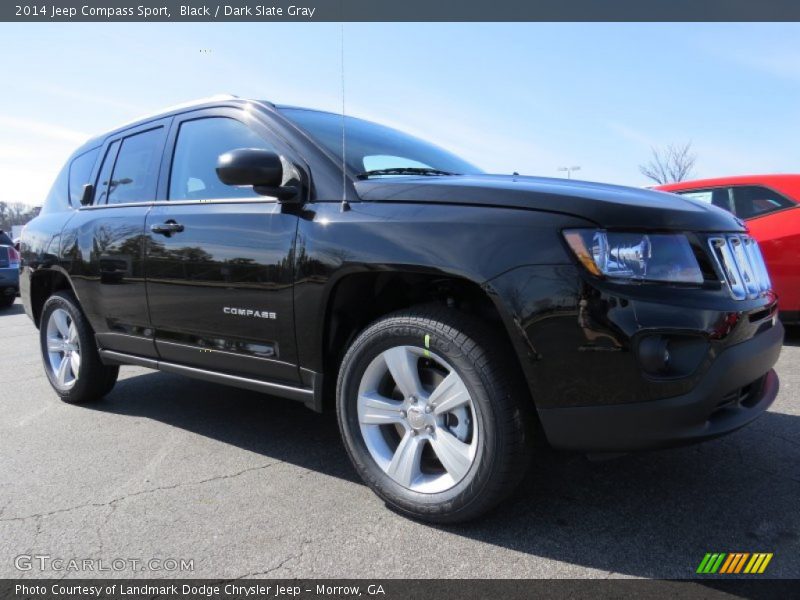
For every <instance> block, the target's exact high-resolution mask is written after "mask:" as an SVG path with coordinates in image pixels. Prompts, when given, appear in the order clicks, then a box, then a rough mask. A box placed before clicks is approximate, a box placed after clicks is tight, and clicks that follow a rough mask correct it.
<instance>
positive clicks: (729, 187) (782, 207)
mask: <svg viewBox="0 0 800 600" xmlns="http://www.w3.org/2000/svg"><path fill="white" fill-rule="evenodd" d="M655 189H658V190H663V191H667V192H675V193H676V194H681V195H684V196H687V197H690V198H693V199H695V200H699V201H700V202H708V203H710V204H713V205H715V206H719V207H720V208H724V209H725V210H728V211H730V212H732V213H733V214H735V215H736V216H737V217H739V218H740V219H742V220H744V221H745V222H746V223H747V227H748V229H750V234H751V235H752V236H753V237H754V238H756V240H758V243H759V245H760V246H761V252H762V253H763V254H764V260H765V261H766V263H767V268H768V269H769V274H770V277H771V279H772V284H773V286H774V288H775V291H776V292H777V293H778V305H779V306H780V310H781V318H782V319H783V320H784V321H786V322H798V321H800V209H798V202H800V175H748V176H740V177H721V178H719V179H700V180H696V181H681V182H680V183H671V184H669V185H661V186H658V187H656V188H655Z"/></svg>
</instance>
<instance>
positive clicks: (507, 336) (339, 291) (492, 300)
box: [316, 269, 525, 408]
mask: <svg viewBox="0 0 800 600" xmlns="http://www.w3.org/2000/svg"><path fill="white" fill-rule="evenodd" d="M432 302H435V303H440V304H443V305H445V306H447V307H448V308H450V309H452V310H454V311H460V312H464V313H467V314H470V315H471V316H473V317H475V318H477V319H479V320H480V321H482V322H484V323H486V324H487V325H489V326H493V328H494V330H495V331H498V332H499V335H500V336H501V338H502V340H503V342H504V343H505V344H506V345H507V346H508V349H509V351H510V352H512V353H513V354H514V357H515V361H516V364H515V368H518V369H519V373H520V374H521V375H523V371H522V364H521V363H520V355H519V351H520V349H524V348H525V342H524V340H514V339H513V337H514V336H515V335H516V336H518V335H519V333H520V329H519V327H516V326H515V325H514V320H513V318H512V316H511V315H510V314H507V311H506V306H505V303H504V302H503V301H502V298H500V297H499V296H498V295H497V294H496V293H495V292H494V291H493V289H492V288H491V287H490V286H487V285H485V284H483V283H479V282H477V281H474V280H471V279H469V278H468V277H465V276H463V275H452V274H445V273H442V272H433V271H425V270H402V269H397V270H381V271H376V270H370V271H357V272H351V273H348V274H343V275H342V276H340V277H339V278H337V279H336V281H335V282H332V283H331V285H330V289H329V292H328V295H327V297H326V301H325V304H324V306H325V311H324V317H323V319H322V326H321V327H320V330H319V332H318V346H317V347H318V348H320V356H319V357H318V360H317V361H316V362H317V364H318V365H319V368H320V369H321V372H322V373H323V374H324V379H323V381H324V385H323V407H325V408H329V407H330V406H331V403H332V401H333V397H334V389H333V388H334V387H335V382H336V377H337V374H338V369H339V366H340V364H341V361H342V358H343V357H344V354H345V352H346V350H347V348H348V347H349V346H350V344H351V343H352V341H353V340H354V339H355V337H356V336H357V335H358V334H359V333H360V332H361V331H363V330H364V329H365V328H366V327H368V326H369V325H370V324H371V323H372V322H374V321H375V320H376V319H378V318H380V317H381V316H383V315H386V314H389V313H391V312H394V311H396V310H400V309H403V308H410V307H412V306H417V305H421V304H426V303H432Z"/></svg>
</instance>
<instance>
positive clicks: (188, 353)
mask: <svg viewBox="0 0 800 600" xmlns="http://www.w3.org/2000/svg"><path fill="white" fill-rule="evenodd" d="M167 148H168V155H169V158H168V159H167V160H166V161H165V164H164V166H162V173H165V172H168V174H169V176H168V178H165V182H164V185H165V186H166V197H167V198H168V200H166V201H164V202H158V203H156V206H155V207H154V208H153V209H152V210H151V211H150V213H149V214H148V216H147V220H146V224H145V233H146V235H147V244H146V259H145V260H146V270H147V296H148V304H149V308H150V318H151V322H152V325H153V327H154V330H155V339H156V348H157V350H158V354H159V356H160V358H161V360H163V361H165V362H172V363H177V364H181V365H186V366H191V367H196V368H204V369H209V370H213V371H220V372H225V373H229V374H233V375H240V376H245V377H251V378H257V379H266V380H272V381H284V382H287V383H296V382H297V381H298V380H299V376H298V369H297V356H296V355H297V351H296V347H295V338H294V313H293V300H292V293H293V292H292V281H293V260H292V255H293V250H294V243H295V236H296V233H297V220H298V218H297V216H295V215H293V214H289V213H287V212H285V211H284V210H283V206H282V205H281V204H279V203H278V202H276V201H275V199H274V198H268V197H265V196H260V195H258V194H256V193H255V192H254V191H253V190H252V188H244V187H232V186H228V185H225V184H223V183H222V182H221V181H220V180H219V178H218V177H217V175H216V171H215V169H216V164H217V158H218V157H219V155H220V154H224V153H225V152H228V151H230V150H233V149H236V148H265V149H270V150H273V151H278V150H277V149H276V148H275V146H274V145H273V144H272V143H271V142H270V141H269V134H268V133H267V132H266V131H265V130H262V129H260V128H259V125H258V123H256V122H253V121H252V117H248V116H247V115H246V114H245V113H244V111H241V110H238V109H233V108H230V109H212V110H206V111H198V112H194V113H189V114H187V115H183V116H182V117H176V119H175V122H174V123H173V127H172V129H171V132H170V139H169V140H168V146H167ZM170 148H173V150H172V152H171V153H170V152H169V149H170Z"/></svg>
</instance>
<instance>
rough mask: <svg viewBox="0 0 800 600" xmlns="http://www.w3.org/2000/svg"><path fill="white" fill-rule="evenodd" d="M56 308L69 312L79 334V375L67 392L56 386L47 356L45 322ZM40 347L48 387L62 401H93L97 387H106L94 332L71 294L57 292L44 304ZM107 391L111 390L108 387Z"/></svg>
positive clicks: (40, 329)
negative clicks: (48, 383)
mask: <svg viewBox="0 0 800 600" xmlns="http://www.w3.org/2000/svg"><path fill="white" fill-rule="evenodd" d="M57 308H61V309H63V310H65V311H67V312H68V313H69V315H70V318H71V319H72V321H73V323H74V324H75V328H76V330H77V332H78V341H79V344H80V353H81V366H80V372H79V373H78V378H77V381H76V382H75V384H74V385H73V386H72V387H71V388H69V389H64V388H62V387H61V386H59V385H58V382H57V381H56V380H55V378H54V376H53V373H52V372H51V370H50V360H49V357H48V353H47V323H48V320H49V319H50V315H51V314H52V313H53V311H55V310H56V309H57ZM39 346H40V350H41V353H42V362H43V364H44V370H45V373H46V375H47V379H48V380H49V381H50V385H51V386H52V387H53V389H54V390H55V392H56V393H57V394H58V395H59V396H60V397H61V399H62V400H64V401H65V402H69V403H74V404H77V403H82V402H88V401H91V400H95V399H96V396H98V394H97V390H98V389H99V386H101V385H106V386H107V383H108V382H107V378H108V376H109V374H108V373H107V372H106V370H107V369H108V368H107V367H105V365H103V364H102V363H101V362H100V358H99V356H98V354H97V347H96V345H95V339H94V332H93V331H92V329H91V327H90V326H89V324H88V322H87V321H86V318H85V317H84V315H83V312H81V310H80V309H79V308H78V306H77V303H76V302H75V300H74V298H73V297H72V295H71V294H69V293H67V292H58V293H56V294H54V295H52V296H50V298H48V299H47V302H45V304H44V308H43V309H42V318H41V322H40V326H39ZM112 385H113V384H112ZM108 389H109V390H110V386H109V387H108ZM106 391H108V390H106Z"/></svg>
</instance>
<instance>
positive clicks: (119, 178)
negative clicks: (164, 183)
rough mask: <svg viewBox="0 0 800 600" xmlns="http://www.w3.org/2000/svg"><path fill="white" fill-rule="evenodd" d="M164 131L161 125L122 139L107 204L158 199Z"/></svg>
mask: <svg viewBox="0 0 800 600" xmlns="http://www.w3.org/2000/svg"><path fill="white" fill-rule="evenodd" d="M164 135H165V134H164V128H163V127H159V128H158V129H151V130H149V131H145V132H143V133H137V134H135V135H132V136H130V137H126V138H125V139H124V140H122V147H121V148H120V150H119V154H118V155H117V160H116V162H115V163H114V173H113V174H112V175H111V181H110V183H109V189H108V200H107V202H108V204H125V203H128V202H149V201H151V200H154V199H155V197H156V184H157V182H158V167H159V164H160V163H161V151H162V149H163V146H164Z"/></svg>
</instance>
